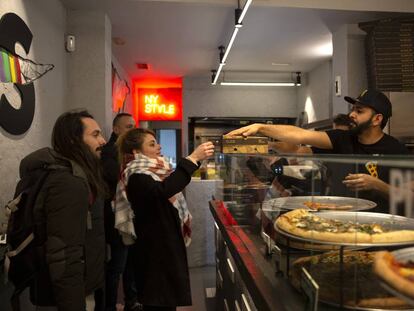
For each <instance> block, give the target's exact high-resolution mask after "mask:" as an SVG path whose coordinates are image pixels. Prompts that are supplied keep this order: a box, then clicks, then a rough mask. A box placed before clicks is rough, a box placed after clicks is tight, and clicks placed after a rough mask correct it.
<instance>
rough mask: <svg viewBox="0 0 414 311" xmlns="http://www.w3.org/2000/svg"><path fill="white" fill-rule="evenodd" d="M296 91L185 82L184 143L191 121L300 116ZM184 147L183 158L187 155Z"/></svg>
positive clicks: (202, 79)
mask: <svg viewBox="0 0 414 311" xmlns="http://www.w3.org/2000/svg"><path fill="white" fill-rule="evenodd" d="M296 103H297V91H296V87H225V86H212V85H211V77H192V78H185V79H184V81H183V121H182V126H183V142H184V143H185V144H186V143H187V137H188V118H189V117H218V116H220V117H269V118H271V117H291V118H295V117H296V115H297V108H296ZM186 150H187V145H185V146H184V154H185V153H186V152H187V151H186Z"/></svg>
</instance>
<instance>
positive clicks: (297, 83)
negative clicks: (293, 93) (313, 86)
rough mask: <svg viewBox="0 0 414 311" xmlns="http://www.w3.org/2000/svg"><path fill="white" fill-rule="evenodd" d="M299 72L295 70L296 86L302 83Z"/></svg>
mask: <svg viewBox="0 0 414 311" xmlns="http://www.w3.org/2000/svg"><path fill="white" fill-rule="evenodd" d="M300 74H301V72H300V71H297V72H296V86H300V85H301V84H302V79H301V77H300Z"/></svg>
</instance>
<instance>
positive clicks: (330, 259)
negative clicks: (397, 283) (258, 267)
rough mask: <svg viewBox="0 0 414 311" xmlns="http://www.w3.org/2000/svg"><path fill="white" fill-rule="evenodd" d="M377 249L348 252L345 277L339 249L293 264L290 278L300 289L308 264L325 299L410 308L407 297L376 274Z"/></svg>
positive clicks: (329, 301) (333, 302)
mask: <svg viewBox="0 0 414 311" xmlns="http://www.w3.org/2000/svg"><path fill="white" fill-rule="evenodd" d="M374 258H375V252H365V251H345V252H344V254H343V267H342V269H343V270H342V277H341V270H340V256H339V253H338V252H328V253H325V254H322V255H316V256H308V257H303V258H300V259H298V260H296V261H295V262H294V263H293V266H292V270H291V274H290V280H291V282H292V285H293V286H294V287H295V288H297V289H300V284H301V271H302V270H301V268H302V267H304V268H306V270H308V272H309V273H310V275H311V276H312V278H313V279H314V280H315V282H316V283H317V284H318V285H319V299H320V300H321V301H324V302H327V303H332V304H336V305H339V304H340V303H341V301H342V303H343V304H344V305H345V306H349V307H354V308H355V307H359V308H378V309H391V310H392V309H399V310H401V309H409V308H411V307H410V306H409V305H407V304H406V302H404V301H403V300H401V299H399V298H397V297H394V296H393V295H392V294H390V293H388V292H387V291H386V290H385V289H384V288H382V286H381V285H380V284H379V283H378V282H377V277H376V275H375V274H374V273H373V269H372V267H373V262H374Z"/></svg>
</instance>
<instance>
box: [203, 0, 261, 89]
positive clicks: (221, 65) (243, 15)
mask: <svg viewBox="0 0 414 311" xmlns="http://www.w3.org/2000/svg"><path fill="white" fill-rule="evenodd" d="M252 1H253V0H247V1H246V3H245V5H244V7H243V11H242V13H241V14H240V17H239V19H238V21H237V23H236V25H235V26H234V30H233V34H232V35H231V38H230V41H229V44H228V45H227V48H226V51H225V52H224V55H223V58H222V59H221V60H220V66H219V68H218V69H217V72H216V73H215V76H214V80H213V82H212V83H211V84H212V85H216V83H217V80H218V78H219V76H220V73H221V70H222V69H223V66H224V65H225V64H226V60H227V56H228V55H229V53H230V50H231V48H232V46H233V43H234V40H235V39H236V36H237V33H238V32H239V29H240V28H241V27H242V25H241V23H242V21H243V18H244V17H245V15H246V12H247V10H248V9H249V6H250V4H251V3H252Z"/></svg>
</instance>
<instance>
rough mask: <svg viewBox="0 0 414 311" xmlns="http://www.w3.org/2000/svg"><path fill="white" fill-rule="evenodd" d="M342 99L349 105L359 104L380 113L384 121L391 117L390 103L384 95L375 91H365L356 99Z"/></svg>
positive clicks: (346, 97) (347, 97)
mask: <svg viewBox="0 0 414 311" xmlns="http://www.w3.org/2000/svg"><path fill="white" fill-rule="evenodd" d="M344 99H345V100H346V101H347V102H348V103H351V104H361V105H363V106H367V107H370V108H372V109H374V110H375V111H376V112H378V113H381V114H382V115H383V116H384V118H385V119H388V118H389V117H391V115H392V107H391V102H390V100H389V99H388V97H387V96H385V95H384V93H382V92H380V91H377V90H373V89H371V90H365V91H363V92H362V93H361V94H360V95H359V96H358V97H357V98H352V97H349V96H345V97H344Z"/></svg>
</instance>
